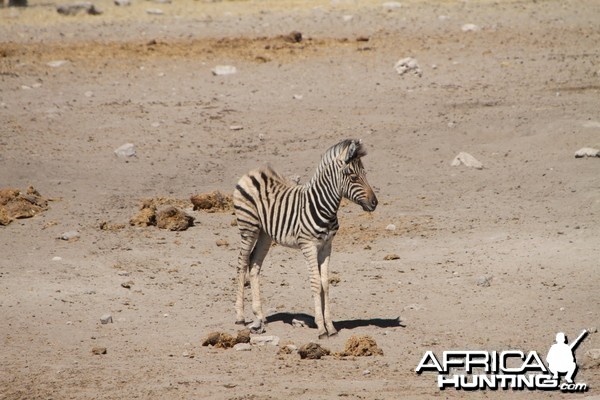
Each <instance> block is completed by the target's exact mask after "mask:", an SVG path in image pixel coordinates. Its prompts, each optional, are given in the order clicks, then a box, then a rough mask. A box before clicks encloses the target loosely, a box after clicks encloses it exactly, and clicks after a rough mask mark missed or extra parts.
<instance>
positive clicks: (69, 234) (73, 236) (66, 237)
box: [60, 231, 80, 240]
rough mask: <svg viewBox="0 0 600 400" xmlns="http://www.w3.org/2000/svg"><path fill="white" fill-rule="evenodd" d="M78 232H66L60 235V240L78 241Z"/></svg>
mask: <svg viewBox="0 0 600 400" xmlns="http://www.w3.org/2000/svg"><path fill="white" fill-rule="evenodd" d="M79 236H80V235H79V232H77V231H68V232H65V233H63V234H62V235H60V239H61V240H75V239H79Z"/></svg>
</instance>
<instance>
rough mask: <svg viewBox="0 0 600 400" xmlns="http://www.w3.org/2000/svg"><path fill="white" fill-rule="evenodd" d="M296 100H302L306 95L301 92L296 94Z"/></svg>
mask: <svg viewBox="0 0 600 400" xmlns="http://www.w3.org/2000/svg"><path fill="white" fill-rule="evenodd" d="M293 98H294V100H302V99H303V98H304V96H302V95H301V94H295V95H294V96H293Z"/></svg>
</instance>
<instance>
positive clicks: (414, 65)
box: [394, 57, 423, 76]
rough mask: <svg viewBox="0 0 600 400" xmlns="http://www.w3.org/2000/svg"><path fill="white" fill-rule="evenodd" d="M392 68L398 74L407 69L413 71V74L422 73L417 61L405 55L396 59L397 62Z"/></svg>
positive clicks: (419, 74)
mask: <svg viewBox="0 0 600 400" xmlns="http://www.w3.org/2000/svg"><path fill="white" fill-rule="evenodd" d="M394 69H395V70H396V72H397V73H398V74H399V75H404V74H405V73H407V72H409V71H412V72H414V74H415V75H417V76H421V75H422V74H423V71H421V67H420V66H419V63H418V62H417V60H415V59H414V58H412V57H405V58H402V59H400V60H398V62H397V63H396V64H395V65H394Z"/></svg>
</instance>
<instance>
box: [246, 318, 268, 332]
mask: <svg viewBox="0 0 600 400" xmlns="http://www.w3.org/2000/svg"><path fill="white" fill-rule="evenodd" d="M248 329H250V332H252V333H265V324H264V323H263V322H262V321H261V320H260V319H257V320H256V321H254V322H253V323H252V324H250V325H249V326H248Z"/></svg>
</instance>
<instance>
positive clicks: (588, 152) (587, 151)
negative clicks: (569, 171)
mask: <svg viewBox="0 0 600 400" xmlns="http://www.w3.org/2000/svg"><path fill="white" fill-rule="evenodd" d="M581 157H600V150H598V149H593V148H591V147H583V148H581V149H579V150H577V151H576V152H575V158H581Z"/></svg>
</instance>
